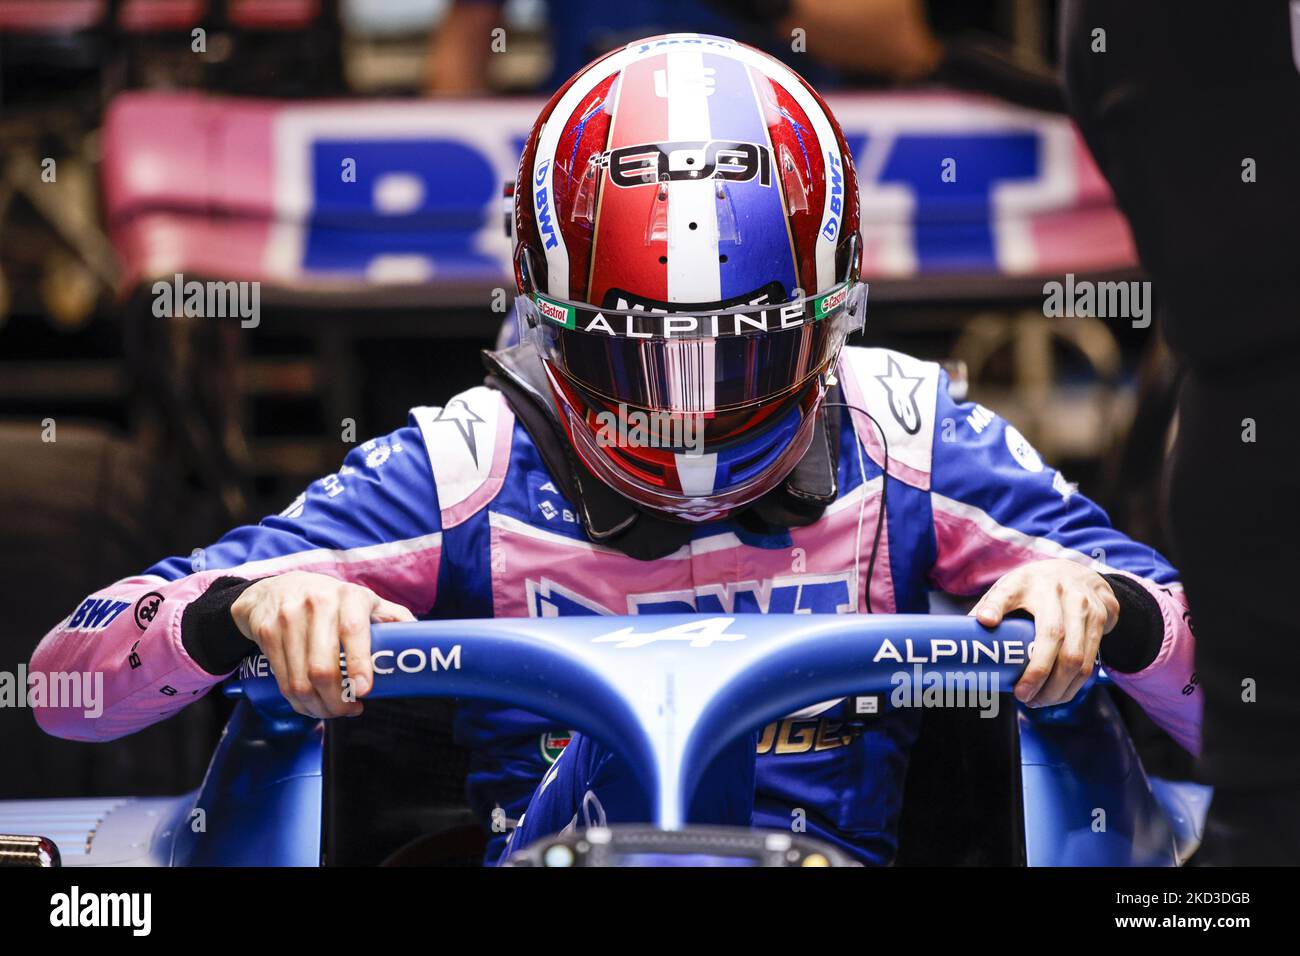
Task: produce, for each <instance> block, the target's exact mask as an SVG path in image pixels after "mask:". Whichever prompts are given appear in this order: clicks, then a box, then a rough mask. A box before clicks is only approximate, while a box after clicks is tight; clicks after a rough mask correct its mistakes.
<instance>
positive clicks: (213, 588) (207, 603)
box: [181, 577, 257, 677]
mask: <svg viewBox="0 0 1300 956" xmlns="http://www.w3.org/2000/svg"><path fill="white" fill-rule="evenodd" d="M252 583H253V582H252V581H249V580H247V579H245V578H234V577H230V578H217V579H216V580H215V581H213V582H212V583H211V584H210V585H209V586H208V589H207V590H206V591H204V592H203V593H202V594H200V595H199V596H198V597H196V598H195V599H194V600H193V601H191V602H190V603H189V605H187V606H186V608H185V610H184V612H183V613H182V614H181V644H182V645H184V647H185V653H186V654H189V655H190V657H191V658H192V659H193V661H194V663H196V664H198V665H199V666H200V667H202V668H203V669H204V670H205V671H207V672H208V673H209V674H212V675H214V676H217V677H221V676H224V675H226V674H229V673H230V672H231V671H233V670H234V669H235V668H236V667H238V666H239V662H240V661H241V660H243V659H244V658H245V657H247V656H248V655H249V654H252V653H255V652H256V651H257V645H256V644H254V643H253V642H252V641H250V640H249V639H248V638H246V637H244V635H243V634H241V633H240V632H239V628H237V627H236V626H235V619H234V618H232V617H231V616H230V606H231V605H232V604H234V603H235V600H236V599H237V598H238V597H239V595H241V594H243V593H244V591H245V589H246V588H247V587H248V586H249V585H250V584H252Z"/></svg>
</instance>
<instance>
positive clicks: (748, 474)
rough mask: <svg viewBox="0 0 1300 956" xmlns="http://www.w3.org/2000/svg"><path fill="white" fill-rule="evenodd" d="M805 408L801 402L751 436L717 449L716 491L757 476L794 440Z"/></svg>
mask: <svg viewBox="0 0 1300 956" xmlns="http://www.w3.org/2000/svg"><path fill="white" fill-rule="evenodd" d="M802 420H803V410H802V409H801V408H800V406H799V405H798V404H796V405H794V406H792V407H791V408H790V409H789V411H787V412H786V413H785V414H784V415H782V416H781V417H780V418H779V419H777V421H776V423H775V424H773V425H772V426H770V427H768V428H764V429H763V430H762V431H761V432H759V433H758V434H757V435H755V436H753V437H752V438H747V439H745V440H743V441H738V442H736V443H735V444H734V445H730V446H728V447H726V448H723V449H721V450H719V451H718V453H717V454H718V464H717V471H716V472H715V482H714V490H715V492H724V491H729V490H731V489H732V488H735V487H737V486H739V485H743V484H745V483H746V482H748V481H751V480H752V479H754V478H756V477H758V476H759V475H760V474H762V473H763V472H764V471H765V470H766V469H767V468H769V467H771V465H772V463H773V462H775V461H776V459H777V458H778V457H779V456H780V454H781V453H782V452H783V451H785V449H786V446H787V445H789V444H790V442H792V441H794V436H795V433H796V432H797V431H798V430H799V423H800V422H801V421H802Z"/></svg>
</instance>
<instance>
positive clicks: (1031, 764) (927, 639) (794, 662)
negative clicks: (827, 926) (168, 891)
mask: <svg viewBox="0 0 1300 956" xmlns="http://www.w3.org/2000/svg"><path fill="white" fill-rule="evenodd" d="M1032 638H1033V625H1032V623H1030V622H1028V621H1020V620H1010V621H1006V622H1004V623H1003V624H1002V625H1001V626H1000V627H998V628H996V629H993V630H988V629H985V628H983V627H981V626H980V625H979V624H978V623H976V622H975V621H974V620H972V619H971V618H968V617H956V616H943V615H872V616H859V615H842V616H841V615H781V614H766V615H760V614H752V615H747V614H737V615H732V616H728V617H711V616H702V615H663V616H654V617H646V616H642V617H623V618H620V617H604V616H597V617H580V618H565V619H563V620H558V619H557V620H545V619H531V618H530V619H524V618H520V619H496V620H491V619H489V620H469V621H428V622H420V623H414V624H385V625H376V626H375V627H374V629H373V646H372V652H373V653H374V655H375V656H376V668H377V674H376V681H375V687H374V689H373V690H372V692H371V694H370V695H369V697H368V698H367V699H384V698H399V697H406V698H410V697H457V698H479V699H491V700H496V701H504V702H509V703H511V704H515V705H517V706H520V707H524V708H526V709H528V710H530V711H534V712H537V713H541V714H545V715H547V716H549V717H552V718H554V719H555V720H557V721H559V722H561V723H562V724H564V725H567V726H572V727H573V728H575V729H577V730H580V731H583V732H585V733H587V734H589V735H591V736H592V737H595V738H598V739H601V740H602V741H604V742H605V743H607V744H608V745H610V746H611V747H613V748H615V749H617V750H619V751H620V752H621V753H622V754H623V755H624V756H625V757H626V758H627V760H628V762H629V763H630V764H631V766H632V767H633V769H634V772H635V773H636V774H637V777H638V778H639V780H640V782H641V784H642V785H643V786H644V787H645V789H646V791H647V792H648V793H649V794H651V795H652V804H653V806H654V807H655V811H654V812H655V820H654V821H653V822H655V823H656V824H658V825H659V826H662V827H665V828H670V829H672V828H678V827H681V826H683V825H685V824H688V823H689V822H690V821H688V820H685V819H684V818H683V814H684V808H685V807H687V806H688V805H689V801H690V796H691V794H692V793H693V791H694V788H695V786H696V784H697V782H698V780H699V778H700V776H701V774H702V772H703V770H704V768H706V767H707V766H708V764H709V762H710V760H711V759H712V758H713V757H714V756H715V755H716V754H717V752H718V750H719V748H720V746H721V744H722V743H725V742H726V741H729V740H734V739H735V738H736V737H738V736H740V735H741V734H744V733H747V732H750V731H752V730H753V728H755V727H758V726H761V725H762V724H764V723H765V722H767V721H769V720H773V719H777V718H779V717H782V716H783V715H786V714H789V713H791V712H793V711H796V710H798V709H799V708H801V707H805V706H808V705H810V704H813V703H816V702H818V701H824V700H828V699H833V698H837V697H843V696H846V695H856V694H869V693H873V692H874V693H883V694H888V693H889V692H890V690H891V689H892V685H891V676H892V675H894V674H896V673H897V672H898V671H900V670H903V669H908V670H911V669H912V668H913V667H915V666H920V667H921V668H922V669H923V671H924V673H925V674H926V675H931V674H933V675H936V677H937V678H938V679H941V680H943V681H944V683H945V685H950V684H951V682H953V681H954V680H960V679H961V677H962V676H968V675H970V674H972V673H983V674H989V675H993V674H996V675H997V679H998V681H999V683H998V686H999V687H1000V688H1002V689H1003V690H1004V691H1006V692H1009V691H1010V689H1011V688H1012V686H1013V685H1014V683H1015V680H1016V678H1017V677H1018V676H1019V673H1020V671H1021V670H1022V669H1023V666H1024V660H1025V658H1026V656H1027V647H1028V644H1029V642H1030V641H1031V640H1032ZM900 654H901V655H903V659H902V661H901V662H900V660H899V656H898V655H900ZM963 655H964V656H965V658H966V661H967V662H963ZM972 655H975V656H977V658H978V663H972V662H969V660H970V657H971V656H972ZM381 667H382V669H383V670H384V671H388V672H389V673H381V672H379V668H381ZM1103 681H1104V677H1099V678H1097V679H1094V680H1093V681H1092V682H1091V685H1090V686H1089V687H1088V688H1086V690H1085V691H1084V692H1083V693H1081V694H1080V695H1079V696H1078V697H1077V698H1076V699H1075V701H1073V702H1071V703H1070V704H1067V705H1064V706H1061V707H1055V708H1047V709H1043V710H1038V711H1034V710H1028V709H1026V708H1023V707H1019V706H1018V705H1017V715H1016V717H1017V725H1018V738H1019V746H1020V764H1021V780H1022V794H1023V801H1022V806H1023V817H1024V838H1025V844H1024V846H1025V862H1026V863H1027V864H1028V865H1030V866H1120V865H1139V866H1157V865H1174V864H1176V863H1178V862H1179V861H1180V860H1181V859H1183V858H1184V857H1185V855H1186V852H1187V849H1188V848H1189V847H1192V846H1194V845H1195V842H1196V838H1197V835H1198V831H1199V825H1200V820H1201V819H1202V818H1203V814H1204V808H1205V802H1206V800H1205V794H1204V792H1203V788H1195V787H1191V786H1189V785H1183V784H1172V783H1168V782H1164V781H1157V782H1156V783H1155V784H1154V785H1153V783H1152V781H1151V780H1149V779H1148V777H1147V775H1146V773H1145V772H1144V770H1143V768H1142V765H1141V762H1140V761H1139V759H1138V755H1137V753H1136V751H1135V749H1134V747H1133V744H1132V742H1131V741H1130V739H1129V736H1128V733H1127V731H1126V729H1125V727H1124V724H1123V722H1122V721H1121V719H1120V716H1119V713H1118V711H1117V710H1116V708H1115V706H1114V704H1113V702H1112V701H1111V700H1110V698H1109V696H1108V695H1107V694H1106V693H1104V692H1103V691H1102V690H1101V687H1100V685H1101V683H1103ZM227 693H229V694H230V695H232V696H234V697H237V698H238V699H239V702H238V704H237V707H236V710H235V713H234V716H233V717H232V719H231V720H230V723H229V725H228V726H227V727H226V730H225V732H224V734H223V736H222V739H221V742H220V744H219V745H218V747H217V749H216V752H215V754H214V755H213V758H212V763H211V766H210V767H209V769H208V773H207V776H206V777H205V779H204V781H203V784H202V786H201V787H200V788H199V790H198V791H196V792H195V793H192V794H188V795H185V796H183V797H178V798H175V799H173V800H170V801H140V802H139V805H140V806H141V807H144V806H146V805H147V806H148V807H149V812H150V813H151V814H152V815H153V816H154V818H155V819H156V825H155V827H154V829H153V832H152V833H151V834H150V838H149V840H148V841H147V852H143V853H141V854H139V855H138V856H137V857H136V859H134V860H131V861H124V860H117V861H116V862H136V863H154V864H161V865H168V864H170V865H183V866H188V865H207V866H212V865H261V866H314V865H317V864H319V863H320V862H321V854H322V820H323V813H322V807H323V800H324V798H325V777H324V773H323V767H324V751H325V748H324V725H323V724H322V722H320V721H313V720H309V719H306V718H303V717H300V716H298V715H296V714H294V713H293V711H292V710H290V709H289V707H288V705H287V703H286V702H285V701H284V699H283V698H282V697H281V696H280V693H279V691H278V689H277V687H276V683H275V680H274V677H273V676H272V675H271V674H270V671H269V668H268V667H267V666H266V662H265V658H262V657H260V656H259V657H254V658H250V659H248V660H247V661H246V662H245V664H244V666H243V667H241V670H240V673H239V674H238V675H236V676H235V677H234V678H232V679H231V681H230V682H229V683H228V685H227ZM1002 700H1003V701H1004V702H1005V703H1007V704H1013V703H1014V698H1012V697H1010V696H1004V697H1003V698H1002ZM61 803H79V802H78V801H28V802H26V803H25V804H8V805H5V804H0V832H6V831H7V832H39V831H37V830H35V829H34V828H33V826H32V824H36V825H39V824H38V823H37V821H38V820H40V819H42V818H43V819H46V820H47V821H48V820H49V819H52V818H51V817H50V816H49V814H51V813H54V814H55V817H57V813H56V812H55V810H54V809H53V808H54V807H56V806H57V805H58V804H61ZM132 806H133V803H132V802H126V803H125V804H123V803H122V801H118V803H117V804H116V805H114V807H113V809H112V810H111V812H109V813H107V814H106V815H105V817H104V822H103V823H101V826H105V825H106V823H107V822H108V821H113V820H114V816H115V815H119V814H123V813H125V814H127V816H128V818H129V816H130V814H131V812H132V811H131V808H132ZM42 807H43V808H45V809H44V811H43V812H37V810H38V809H40V808H42ZM24 817H25V818H26V820H30V821H31V823H30V824H27V823H26V822H25V820H24ZM20 822H21V823H23V824H24V825H21V826H20V825H17V824H20ZM136 823H137V824H139V821H136ZM122 824H123V818H121V817H119V818H118V819H117V821H116V822H115V825H116V826H117V827H118V829H119V831H120V830H121V829H122ZM143 828H144V825H143V824H139V825H138V826H137V827H136V829H143ZM72 829H73V830H74V831H75V830H76V827H75V826H74V827H73V828H72ZM128 829H129V828H128ZM106 832H107V831H106ZM46 835H52V836H53V838H54V839H56V840H57V841H58V842H59V843H60V848H61V849H62V848H63V842H64V841H63V840H61V839H59V837H58V836H56V835H53V834H46ZM64 839H66V840H67V841H68V842H69V844H70V845H72V844H74V843H75V842H76V835H75V833H72V834H64ZM98 839H99V837H98V836H96V840H98ZM105 843H106V844H107V845H108V846H113V845H114V841H113V840H112V839H108V838H107V837H106V839H105ZM92 845H93V844H92ZM135 845H137V846H139V845H140V841H139V839H138V838H137V839H136V844H135ZM95 856H96V854H95V852H93V851H92V852H89V853H86V854H84V855H83V856H82V857H81V858H80V859H78V858H77V857H76V856H75V854H74V855H71V856H70V855H69V854H68V853H67V852H66V851H65V859H66V860H67V861H68V862H70V863H77V862H80V863H86V864H94V863H96V862H98V861H97V860H96V859H94V857H95ZM105 862H114V861H107V860H106V861H105Z"/></svg>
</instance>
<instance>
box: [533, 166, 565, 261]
mask: <svg viewBox="0 0 1300 956" xmlns="http://www.w3.org/2000/svg"><path fill="white" fill-rule="evenodd" d="M550 169H551V161H550V160H549V159H547V160H544V161H543V162H542V164H541V165H540V166H538V167H537V174H536V175H535V176H534V177H533V185H534V187H536V188H535V189H534V190H533V205H534V206H535V207H536V208H537V228H538V229H539V230H541V233H542V239H543V242H542V245H544V246H546V248H547V249H554V248H555V247H556V246H558V245H559V244H560V240H559V239H558V238H556V235H555V223H553V222H551V194H550V190H548V189H547V188H546V174H547V173H548V172H549V171H550Z"/></svg>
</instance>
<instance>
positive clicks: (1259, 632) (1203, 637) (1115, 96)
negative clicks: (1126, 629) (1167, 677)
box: [1061, 0, 1300, 865]
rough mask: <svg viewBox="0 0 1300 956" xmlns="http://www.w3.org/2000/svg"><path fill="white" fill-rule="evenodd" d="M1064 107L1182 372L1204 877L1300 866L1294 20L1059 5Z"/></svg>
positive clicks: (1183, 562)
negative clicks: (1117, 209)
mask: <svg viewBox="0 0 1300 956" xmlns="http://www.w3.org/2000/svg"><path fill="white" fill-rule="evenodd" d="M1061 26H1062V64H1063V68H1064V76H1065V84H1066V96H1067V100H1068V103H1069V106H1070V110H1071V112H1072V113H1073V115H1074V117H1075V120H1076V121H1077V122H1078V124H1079V126H1080V128H1081V129H1082V131H1083V134H1084V137H1085V138H1086V139H1087V141H1088V145H1089V147H1090V148H1091V150H1092V152H1093V155H1094V156H1095V157H1096V159H1097V162H1098V165H1099V166H1100V167H1101V169H1102V171H1103V172H1104V174H1105V175H1106V178H1107V179H1108V180H1109V181H1110V184H1111V186H1112V188H1113V189H1114V191H1115V195H1116V197H1117V199H1118V201H1119V204H1120V206H1121V207H1122V208H1123V210H1124V212H1125V214H1126V215H1127V216H1128V219H1129V222H1130V223H1131V225H1132V228H1133V234H1134V238H1135V240H1136V242H1137V248H1138V252H1139V255H1140V257H1141V260H1142V264H1143V266H1144V267H1145V269H1146V271H1147V272H1148V273H1149V274H1150V276H1151V278H1152V281H1153V284H1154V296H1155V303H1156V308H1157V314H1158V315H1159V316H1160V318H1161V325H1162V327H1163V332H1164V335H1165V337H1166V339H1167V341H1168V343H1169V345H1170V347H1171V349H1172V351H1173V353H1174V354H1175V356H1176V358H1177V359H1178V361H1179V362H1180V364H1181V367H1182V384H1181V392H1180V395H1179V403H1178V436H1177V440H1176V445H1175V448H1174V452H1173V456H1172V461H1171V465H1170V473H1169V478H1168V486H1167V494H1168V518H1169V530H1170V535H1171V540H1172V543H1173V550H1174V558H1175V560H1176V562H1177V564H1178V565H1179V567H1180V568H1181V569H1182V571H1183V575H1184V578H1183V580H1184V582H1185V585H1186V588H1187V592H1188V599H1189V604H1190V606H1191V607H1193V608H1195V621H1194V622H1193V624H1194V627H1195V629H1196V636H1197V673H1198V675H1199V680H1200V682H1201V684H1202V686H1203V687H1204V689H1205V699H1206V705H1205V706H1206V713H1205V721H1204V724H1203V752H1202V755H1201V762H1200V772H1201V774H1202V776H1203V778H1204V780H1205V782H1207V783H1211V784H1213V785H1214V787H1215V795H1214V800H1213V803H1212V804H1211V807H1210V814H1209V820H1208V822H1207V826H1206V833H1205V839H1204V842H1203V844H1202V848H1201V851H1200V853H1199V854H1198V856H1197V858H1196V861H1197V862H1198V863H1204V864H1210V865H1242V864H1298V863H1300V686H1298V685H1297V679H1298V678H1300V607H1298V606H1297V603H1296V602H1295V601H1294V600H1292V599H1291V595H1292V594H1293V593H1294V592H1293V591H1292V588H1294V587H1295V586H1296V577H1297V571H1300V561H1297V559H1296V553H1295V549H1296V547H1297V545H1300V472H1298V471H1297V470H1296V462H1297V460H1300V456H1298V455H1297V448H1296V443H1297V440H1300V425H1298V424H1297V418H1296V406H1297V405H1300V394H1298V392H1300V374H1298V373H1300V4H1295V3H1292V4H1288V3H1287V2H1286V0H1269V2H1254V3H1247V4H1233V5H1228V4H1222V5H1210V4H1187V3H1177V4H1174V3H1135V2H1133V0H1066V2H1065V4H1064V6H1063V8H1062V20H1061Z"/></svg>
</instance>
